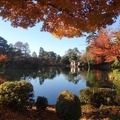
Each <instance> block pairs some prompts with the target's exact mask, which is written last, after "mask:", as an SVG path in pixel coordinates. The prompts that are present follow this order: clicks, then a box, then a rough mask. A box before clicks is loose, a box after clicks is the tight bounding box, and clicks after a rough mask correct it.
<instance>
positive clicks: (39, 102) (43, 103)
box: [35, 96, 48, 110]
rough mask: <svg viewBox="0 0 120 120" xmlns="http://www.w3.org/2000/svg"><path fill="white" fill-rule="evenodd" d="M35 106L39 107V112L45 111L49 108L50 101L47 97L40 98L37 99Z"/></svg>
mask: <svg viewBox="0 0 120 120" xmlns="http://www.w3.org/2000/svg"><path fill="white" fill-rule="evenodd" d="M35 105H36V107H37V110H45V109H46V107H47V106H48V100H47V98H45V97H41V96H39V97H38V98H37V101H36V103H35Z"/></svg>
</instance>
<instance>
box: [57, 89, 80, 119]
mask: <svg viewBox="0 0 120 120" xmlns="http://www.w3.org/2000/svg"><path fill="white" fill-rule="evenodd" d="M56 113H57V115H58V116H59V117H60V118H62V119H64V120H78V119H79V118H80V116H81V106H80V100H79V98H78V97H77V96H76V95H74V94H73V93H71V92H69V91H63V92H61V93H60V94H59V97H58V99H57V103H56Z"/></svg>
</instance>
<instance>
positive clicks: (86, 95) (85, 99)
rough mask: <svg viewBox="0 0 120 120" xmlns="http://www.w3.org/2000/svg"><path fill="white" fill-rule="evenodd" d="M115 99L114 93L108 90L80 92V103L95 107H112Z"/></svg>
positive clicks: (97, 89)
mask: <svg viewBox="0 0 120 120" xmlns="http://www.w3.org/2000/svg"><path fill="white" fill-rule="evenodd" d="M115 98H116V91H115V90H113V89H110V88H86V89H83V90H81V91H80V101H81V103H83V104H91V105H93V106H95V107H100V106H101V105H112V104H113V103H114V100H115Z"/></svg>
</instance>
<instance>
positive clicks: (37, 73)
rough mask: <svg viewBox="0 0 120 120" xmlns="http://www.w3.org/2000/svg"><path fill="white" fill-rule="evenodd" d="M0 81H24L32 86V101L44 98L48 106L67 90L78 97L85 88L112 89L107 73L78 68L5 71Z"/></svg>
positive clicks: (54, 102)
mask: <svg viewBox="0 0 120 120" xmlns="http://www.w3.org/2000/svg"><path fill="white" fill-rule="evenodd" d="M0 80H1V81H2V80H3V81H15V80H26V81H29V82H30V83H31V84H32V85H33V89H34V99H35V100H36V99H37V97H38V96H44V97H46V98H47V99H48V103H49V104H56V100H57V98H58V95H59V93H60V92H61V91H63V90H68V91H70V92H72V93H74V94H76V95H77V96H78V97H79V96H80V90H82V89H84V88H87V87H113V84H112V83H110V82H109V81H108V71H100V70H87V71H86V70H80V69H78V68H71V69H70V68H55V67H50V68H40V69H38V70H14V69H13V70H5V71H4V72H0Z"/></svg>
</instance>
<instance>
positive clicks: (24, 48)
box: [14, 41, 30, 57]
mask: <svg viewBox="0 0 120 120" xmlns="http://www.w3.org/2000/svg"><path fill="white" fill-rule="evenodd" d="M14 50H15V51H17V52H19V53H20V54H21V56H24V57H28V56H29V53H30V49H29V44H28V43H23V42H21V41H18V42H16V43H15V45H14ZM20 54H19V55H20Z"/></svg>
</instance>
